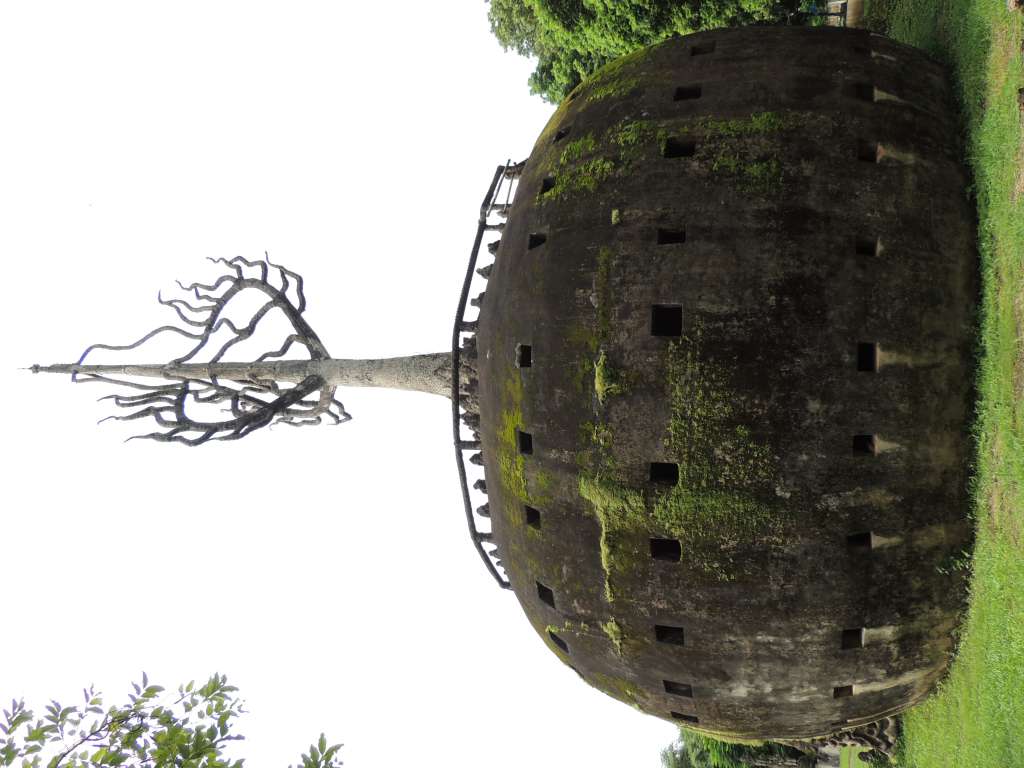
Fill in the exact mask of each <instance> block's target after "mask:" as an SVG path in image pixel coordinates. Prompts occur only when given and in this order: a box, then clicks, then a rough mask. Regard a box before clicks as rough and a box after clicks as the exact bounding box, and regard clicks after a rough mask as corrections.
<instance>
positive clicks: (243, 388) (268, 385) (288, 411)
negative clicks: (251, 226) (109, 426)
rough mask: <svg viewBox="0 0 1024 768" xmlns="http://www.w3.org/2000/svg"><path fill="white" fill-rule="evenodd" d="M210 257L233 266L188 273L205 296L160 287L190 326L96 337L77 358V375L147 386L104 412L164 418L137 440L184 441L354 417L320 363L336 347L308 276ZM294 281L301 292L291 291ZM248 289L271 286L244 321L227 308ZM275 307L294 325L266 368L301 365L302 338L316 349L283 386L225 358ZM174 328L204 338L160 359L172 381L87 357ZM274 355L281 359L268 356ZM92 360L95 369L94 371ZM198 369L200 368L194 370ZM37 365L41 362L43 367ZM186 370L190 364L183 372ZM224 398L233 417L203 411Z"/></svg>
mask: <svg viewBox="0 0 1024 768" xmlns="http://www.w3.org/2000/svg"><path fill="white" fill-rule="evenodd" d="M210 261H212V262H213V263H215V264H219V265H222V266H223V267H226V274H222V275H220V276H219V277H218V278H217V279H216V280H215V281H213V282H212V283H199V282H196V283H191V284H189V285H185V284H183V283H181V282H178V286H179V288H181V290H182V291H183V292H184V293H185V295H186V296H189V295H191V296H194V297H195V299H196V302H191V301H187V300H185V299H183V298H173V299H165V298H164V297H163V295H162V294H160V293H158V294H157V301H158V302H159V303H160V304H161V305H162V306H165V307H169V308H170V309H171V310H172V311H174V313H175V314H176V316H177V318H178V320H179V321H180V322H182V323H183V324H184V325H185V326H187V328H188V329H185V328H181V327H178V326H175V325H163V326H160V327H159V328H156V329H154V330H152V331H150V332H149V333H147V334H146V335H145V336H143V337H142V338H140V339H139V340H138V341H135V342H134V343H132V344H123V345H115V344H92V345H90V346H89V347H87V348H86V350H85V351H84V352H83V353H82V355H81V357H80V358H79V359H78V362H77V363H76V364H75V365H74V366H72V377H73V379H76V380H79V381H97V382H101V383H109V384H116V385H119V386H124V387H128V388H131V389H136V390H142V392H141V393H140V394H132V395H129V394H114V395H107V396H106V397H103V398H100V399H101V400H106V399H109V400H112V401H113V404H114V405H115V406H117V407H118V408H123V409H126V410H127V411H128V412H127V413H124V414H119V415H112V416H109V417H107V418H106V419H103V421H108V420H113V421H136V420H141V419H151V420H152V421H153V422H154V423H155V424H156V426H157V427H158V429H157V430H155V431H153V432H150V433H147V434H142V435H135V436H134V437H132V438H129V439H142V440H156V441H159V442H175V443H182V444H184V445H202V444H203V443H206V442H209V441H211V440H237V439H239V438H242V437H245V436H246V435H248V434H251V433H252V432H253V431H255V430H257V429H260V428H262V427H265V426H270V425H272V424H275V423H280V424H287V425H289V426H313V425H315V424H321V423H324V422H325V420H326V421H327V422H329V423H331V424H342V423H344V422H346V421H348V420H349V419H350V418H351V416H350V415H349V414H348V412H347V411H346V410H345V407H344V406H343V405H342V403H341V402H340V401H339V400H337V399H336V398H335V396H334V395H335V390H336V385H335V384H333V383H330V382H328V381H327V380H326V379H325V378H324V377H323V376H322V375H321V374H320V373H319V370H320V369H319V368H317V367H316V364H317V363H318V362H319V361H323V360H329V358H330V356H329V355H328V353H327V349H326V348H325V347H324V345H323V342H321V341H320V338H319V337H318V336H317V334H316V333H315V332H314V331H313V329H312V328H311V327H310V326H309V324H308V323H307V322H306V320H305V318H303V317H302V314H303V312H304V311H305V308H306V298H305V295H304V293H303V281H302V277H301V276H299V275H298V274H297V273H295V272H292V271H291V270H288V269H286V268H284V267H282V266H280V265H278V264H273V263H272V262H271V261H270V259H269V257H268V258H266V259H264V260H263V261H250V260H248V259H245V258H242V257H241V256H236V257H235V258H233V259H210ZM254 271H255V272H256V273H257V274H256V276H250V275H253V272H254ZM292 289H294V294H295V297H296V300H295V301H293V300H292V299H291V298H290V297H289V295H288V294H289V291H291V290H292ZM244 291H248V292H250V293H253V292H256V293H259V294H262V295H263V297H264V299H265V300H264V303H263V304H262V305H261V306H260V307H259V308H258V309H257V310H256V311H255V312H253V313H252V314H251V315H250V316H249V319H248V320H247V321H246V323H245V324H244V325H239V324H236V323H235V322H234V321H232V320H231V319H230V318H229V317H227V316H226V314H225V312H226V309H227V307H228V305H229V303H230V302H231V301H232V299H234V298H235V297H236V296H238V295H239V294H241V293H242V292H244ZM272 310H280V312H281V313H282V314H283V315H284V317H285V318H286V319H287V320H288V322H289V323H290V324H291V326H292V331H293V332H292V333H290V334H289V335H288V336H287V338H286V339H285V340H284V342H283V343H282V344H281V346H280V347H279V348H277V349H275V350H273V351H270V352H265V353H263V354H262V355H260V356H259V357H258V358H257V360H256V361H255V362H256V363H262V364H264V365H263V366H262V367H263V368H264V369H266V368H267V367H268V366H269V367H273V366H274V365H276V364H280V365H290V364H292V363H293V362H295V363H300V364H301V361H290V360H288V361H286V360H284V359H283V358H284V356H285V355H286V354H287V353H288V352H289V350H291V349H293V348H294V347H295V346H296V345H298V346H300V347H301V348H303V349H304V350H305V352H306V354H308V356H309V359H308V361H306V362H307V363H308V364H309V365H308V371H307V373H306V374H303V375H301V376H300V377H295V378H290V379H289V380H290V381H292V382H294V383H293V384H292V385H285V386H282V384H281V383H279V382H278V381H274V380H273V379H268V378H266V377H265V374H263V373H256V372H255V371H254V372H253V373H252V374H246V375H243V376H239V374H238V372H239V364H237V363H222V362H221V361H222V360H223V359H224V357H225V355H226V354H227V353H228V352H229V351H230V350H231V349H232V348H233V347H234V346H236V345H237V344H239V343H241V342H243V341H245V340H246V339H249V338H251V337H252V336H253V335H254V334H255V333H256V330H257V327H258V326H259V324H260V322H261V321H262V320H264V318H266V317H267V315H268V314H269V313H270V312H271V311H272ZM192 329H195V330H192ZM224 332H228V338H227V339H226V340H223V341H221V342H219V345H218V346H216V347H215V345H214V344H213V343H212V339H213V337H214V335H215V334H223V333H224ZM165 333H174V334H177V335H179V336H182V337H184V338H187V339H190V340H193V341H194V342H195V343H194V344H193V345H192V346H191V347H190V348H189V349H188V350H187V351H186V352H185V353H184V354H183V355H181V356H180V357H177V358H175V359H174V360H172V361H171V362H170V363H167V364H166V365H164V366H163V367H162V368H161V367H160V366H153V367H150V368H155V369H156V370H155V373H154V374H150V375H163V376H165V377H166V378H167V379H169V380H170V383H164V384H160V385H146V384H139V383H137V382H135V381H131V380H123V379H119V378H116V375H118V374H123V375H129V376H130V375H133V374H134V373H135V370H137V369H133V370H125V371H110V370H108V369H103V373H100V372H94V371H95V369H96V368H97V366H86V365H83V364H84V362H85V359H86V357H88V356H89V354H90V353H92V352H93V351H94V350H97V349H102V350H112V351H124V350H134V349H137V348H139V347H141V346H142V345H143V344H145V343H146V342H147V341H149V340H150V339H152V338H153V337H155V336H158V335H161V334H165ZM218 338H220V336H219V335H218ZM200 355H202V356H207V355H208V356H209V357H208V359H209V362H208V363H206V364H190V365H188V366H186V365H183V364H184V363H186V362H187V361H190V360H193V359H194V358H197V357H199V356H200ZM269 360H276V361H280V363H267V362H266V361H269ZM90 367H91V368H93V371H90V370H87V369H89V368H90ZM126 368H127V367H126ZM172 369H173V370H172ZM193 369H194V370H195V371H196V373H195V375H193V374H192V370H193ZM34 370H39V367H38V366H37V367H36V368H35V369H34ZM182 371H188V372H187V373H185V374H182V373H181V372H182ZM200 371H201V373H200ZM221 372H222V373H224V378H226V379H227V378H229V379H231V381H229V382H227V383H225V382H223V381H221V380H220V377H219V373H221ZM104 374H110V375H104ZM218 404H226V406H227V407H225V408H224V410H223V411H221V412H222V413H225V414H227V415H228V417H227V418H216V419H211V418H207V417H206V416H205V415H203V414H198V413H196V411H197V410H202V409H203V408H205V409H206V413H209V412H210V406H215V405H218ZM214 410H216V409H214Z"/></svg>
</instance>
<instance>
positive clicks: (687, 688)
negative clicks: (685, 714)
mask: <svg viewBox="0 0 1024 768" xmlns="http://www.w3.org/2000/svg"><path fill="white" fill-rule="evenodd" d="M661 682H662V683H664V684H665V693H671V694H672V695H673V696H685V697H686V698H688V699H692V698H693V686H692V685H687V684H686V683H677V682H675V681H674V680H662V681H661Z"/></svg>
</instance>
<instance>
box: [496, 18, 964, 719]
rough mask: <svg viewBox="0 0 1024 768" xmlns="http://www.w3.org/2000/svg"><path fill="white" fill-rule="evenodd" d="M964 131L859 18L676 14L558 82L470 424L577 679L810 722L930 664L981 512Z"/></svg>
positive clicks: (522, 586) (530, 582)
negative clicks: (973, 426) (575, 82)
mask: <svg viewBox="0 0 1024 768" xmlns="http://www.w3.org/2000/svg"><path fill="white" fill-rule="evenodd" d="M957 136H958V131H957V122H956V119H955V116H954V112H953V111H952V105H951V98H950V89H949V84H948V82H947V79H946V73H945V72H944V71H943V69H942V68H941V67H940V66H939V65H938V64H936V63H935V62H933V61H932V60H931V59H929V58H927V57H926V56H925V55H924V54H922V53H920V52H918V51H916V50H913V49H910V48H906V47H904V46H901V45H899V44H896V43H894V42H892V41H889V40H887V39H885V38H882V37H879V36H876V35H872V34H870V33H868V32H867V31H864V30H851V29H832V28H823V29H822V28H819V29H808V28H749V29H739V30H719V31H714V32H707V33H701V34H697V35H692V36H688V37H685V38H679V39H673V40H670V41H667V42H665V43H663V44H661V45H659V46H656V47H654V48H652V49H648V51H646V52H641V53H639V54H635V55H631V56H629V57H626V58H625V59H623V60H620V61H619V62H616V63H614V64H612V65H610V66H609V67H608V68H606V69H605V70H603V71H602V72H601V73H598V74H597V75H596V76H595V77H594V78H593V79H591V80H590V81H589V82H588V83H585V84H583V85H582V86H580V87H579V88H578V89H577V90H576V91H575V92H574V93H573V94H571V95H570V98H569V99H568V100H567V101H566V102H565V103H564V104H562V105H561V107H560V108H559V109H558V111H557V112H556V114H555V116H554V117H553V118H552V120H551V122H550V123H549V125H548V126H547V128H546V129H545V130H544V132H543V134H542V135H541V136H540V138H539V139H538V141H537V144H536V146H535V148H534V150H533V153H532V154H531V156H530V158H529V161H528V162H527V165H526V167H525V169H524V172H523V176H522V179H521V186H520V189H519V192H518V194H517V196H516V200H515V204H514V208H513V210H512V212H511V214H510V216H509V223H508V225H507V228H506V230H505V232H504V233H503V237H502V242H501V246H500V248H499V250H498V253H497V258H496V263H495V265H494V269H493V271H492V274H491V279H490V283H489V285H488V288H487V302H486V303H485V305H484V307H483V311H482V315H481V320H480V330H479V335H478V340H477V341H478V345H479V361H480V371H479V372H480V398H481V399H480V408H481V433H482V438H483V445H484V458H485V464H486V473H487V488H488V491H489V494H490V512H491V519H492V521H493V526H494V532H495V533H494V535H495V539H496V541H497V542H498V545H499V549H500V550H501V552H502V559H503V562H504V564H505V567H506V568H507V570H508V572H509V576H510V579H511V582H512V585H513V587H514V589H515V591H516V594H517V596H518V597H519V599H520V601H521V603H522V605H523V608H524V610H525V612H526V614H527V616H528V618H529V620H530V621H531V622H532V624H533V625H534V627H535V628H536V629H537V631H538V633H539V634H541V636H542V637H543V638H544V640H545V642H547V643H548V644H549V646H550V647H551V648H552V650H553V651H554V652H555V653H557V654H558V655H559V656H560V657H561V658H562V659H563V660H564V661H565V662H566V663H568V664H571V665H572V666H573V667H574V668H575V669H576V670H577V671H578V672H579V673H580V674H581V676H582V677H583V678H584V679H585V680H586V681H587V682H588V683H590V684H591V685H594V686H596V687H598V688H600V689H602V690H604V691H606V692H608V693H609V694H610V695H612V696H615V697H617V698H619V699H621V700H623V701H625V702H627V703H630V704H632V705H634V706H636V707H638V708H640V709H642V710H644V711H646V712H650V713H652V714H655V715H657V716H660V717H664V718H668V719H675V720H682V721H684V722H690V723H695V724H696V726H697V727H699V728H702V729H706V730H708V731H711V732H718V733H726V734H732V735H736V736H743V737H773V738H791V739H798V738H810V737H816V736H822V735H824V734H828V733H830V732H832V731H834V730H837V729H839V728H841V727H844V726H850V725H856V724H860V723H867V722H871V721H874V720H877V719H878V718H880V717H882V716H884V715H886V714H889V713H892V712H895V711H899V710H901V709H903V708H905V707H907V706H909V705H911V704H913V703H915V702H917V701H919V700H920V699H921V698H922V697H923V696H925V695H926V694H927V693H928V692H929V691H930V690H931V689H932V688H933V687H934V685H935V684H936V682H937V681H938V680H939V678H940V677H941V675H942V674H943V671H944V669H945V667H946V665H947V663H948V657H949V654H950V653H951V651H952V640H951V632H952V630H953V628H954V626H955V622H956V619H957V615H958V609H959V607H960V605H961V601H962V596H963V581H962V577H961V576H960V575H958V572H957V571H956V570H955V569H951V568H950V565H951V560H952V558H953V557H955V556H956V555H957V554H958V553H959V552H961V551H962V550H963V549H964V548H966V547H968V546H969V543H970V542H969V536H970V526H969V524H968V522H967V517H966V513H967V497H966V490H965V487H966V478H967V474H966V469H965V466H966V463H967V456H968V452H969V441H968V435H967V423H968V418H969V415H970V407H971V391H970V371H971V370H972V362H971V339H972V327H973V303H974V299H975V293H976V275H975V270H976V256H975V248H974V241H973V220H972V213H971V209H970V206H969V203H968V200H967V199H966V196H965V189H966V187H967V178H966V177H965V174H964V171H963V168H962V165H961V162H960V154H959V149H958V145H957ZM655 306H658V307H662V309H659V310H655V309H653V308H654V307H655ZM652 331H658V332H660V333H663V334H667V335H654V334H653V333H652ZM522 345H527V346H529V347H530V349H531V359H530V363H531V364H530V366H529V367H519V366H517V364H516V355H517V352H516V350H517V347H519V349H520V350H521V349H522ZM859 368H868V369H869V370H859ZM527 436H528V437H529V438H530V439H529V440H527V439H526V438H527ZM524 448H529V449H530V452H528V453H526V452H524V450H523V449H524ZM652 462H661V463H663V464H665V465H668V466H662V467H655V469H654V472H655V475H656V476H659V475H658V473H659V472H660V473H661V475H660V478H661V479H662V480H663V481H664V482H652V479H651V477H652V476H651V472H652V468H651V463H652ZM673 467H674V469H673ZM673 471H674V472H677V473H678V478H676V477H675V476H674V475H673ZM674 480H675V482H674V483H673V481H674ZM527 507H530V508H531V509H527ZM652 540H654V541H653V542H652ZM677 558H678V559H677ZM659 626H660V627H662V628H661V629H657V628H656V627H659ZM563 646H564V647H563Z"/></svg>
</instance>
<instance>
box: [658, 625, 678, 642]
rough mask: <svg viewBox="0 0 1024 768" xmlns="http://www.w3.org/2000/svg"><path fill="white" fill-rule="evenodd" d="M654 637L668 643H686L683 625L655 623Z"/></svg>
mask: <svg viewBox="0 0 1024 768" xmlns="http://www.w3.org/2000/svg"><path fill="white" fill-rule="evenodd" d="M654 639H655V640H657V641H658V642H659V643H667V644H668V645H685V642H684V639H685V638H684V637H683V628H682V627H670V626H667V625H665V624H655V625H654Z"/></svg>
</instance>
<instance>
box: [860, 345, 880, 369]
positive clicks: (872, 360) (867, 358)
mask: <svg viewBox="0 0 1024 768" xmlns="http://www.w3.org/2000/svg"><path fill="white" fill-rule="evenodd" d="M857 370H858V371H863V372H864V373H877V372H878V345H877V344H872V343H870V342H866V341H862V342H860V343H859V344H858V345H857Z"/></svg>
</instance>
